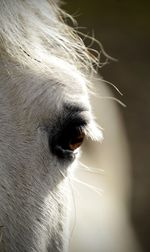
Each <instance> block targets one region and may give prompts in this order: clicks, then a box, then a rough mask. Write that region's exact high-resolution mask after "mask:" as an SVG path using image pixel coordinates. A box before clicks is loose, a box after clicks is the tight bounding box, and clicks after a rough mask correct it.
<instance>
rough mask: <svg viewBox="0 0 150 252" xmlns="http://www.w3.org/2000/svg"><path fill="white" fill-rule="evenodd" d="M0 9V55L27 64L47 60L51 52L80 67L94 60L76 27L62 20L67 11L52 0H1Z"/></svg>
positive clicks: (94, 61) (88, 65)
mask: <svg viewBox="0 0 150 252" xmlns="http://www.w3.org/2000/svg"><path fill="white" fill-rule="evenodd" d="M0 10H1V15H0V24H1V26H0V47H1V51H0V54H1V56H3V55H4V54H5V53H7V54H9V55H10V56H11V57H13V58H14V59H15V60H19V61H20V62H22V63H23V64H27V65H28V64H29V63H30V64H31V62H32V63H33V65H34V64H35V63H36V62H39V63H42V64H44V63H46V64H47V63H48V62H47V61H48V57H49V56H55V57H57V58H59V59H65V61H66V62H68V63H71V64H72V65H73V66H76V67H77V69H79V70H82V71H85V70H86V71H87V70H89V69H93V66H92V64H93V63H97V59H96V58H95V57H94V56H90V53H89V52H88V49H87V48H86V47H85V45H84V43H83V41H82V40H81V39H80V38H79V36H78V35H77V33H76V31H75V30H74V29H72V28H71V27H69V26H68V25H67V24H66V23H65V22H64V20H65V19H66V18H68V17H69V15H68V14H66V13H65V12H64V11H62V10H61V9H60V8H59V6H58V4H57V2H56V1H55V0H49V1H48V0H42V1H39V0H32V1H30V0H25V1H21V0H13V1H10V0H1V1H0ZM69 18H71V17H69Z"/></svg>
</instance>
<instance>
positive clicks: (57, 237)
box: [0, 0, 133, 252]
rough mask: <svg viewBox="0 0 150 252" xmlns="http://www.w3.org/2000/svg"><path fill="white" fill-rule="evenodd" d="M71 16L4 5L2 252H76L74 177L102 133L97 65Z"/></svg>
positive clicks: (0, 42)
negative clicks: (95, 99)
mask: <svg viewBox="0 0 150 252" xmlns="http://www.w3.org/2000/svg"><path fill="white" fill-rule="evenodd" d="M68 17H69V15H68V14H66V13H65V12H64V11H63V10H62V9H61V8H60V5H59V2H58V1H56V0H42V1H38V0H12V1H11V0H1V1H0V24H1V25H0V126H1V127H0V143H1V144H0V230H1V239H0V251H5V252H62V251H64V252H66V251H71V247H70V240H69V239H70V238H69V237H70V231H69V226H70V217H69V216H70V205H71V203H70V198H71V195H72V189H71V185H70V180H69V176H70V173H71V171H72V170H74V167H75V166H76V165H77V164H78V159H79V158H80V152H81V148H80V146H81V145H82V143H83V146H85V145H86V141H87V142H90V143H91V142H93V141H94V142H95V141H99V142H100V141H101V140H102V139H103V134H102V130H101V129H100V127H99V126H98V124H97V123H96V120H95V116H94V114H93V110H92V105H91V98H90V97H91V94H92V93H93V82H95V77H94V76H95V74H96V73H95V68H94V66H95V65H96V66H97V65H98V59H97V57H95V56H94V55H93V54H92V53H91V51H90V50H89V49H88V48H87V47H86V46H85V45H84V43H83V41H82V39H81V38H80V37H79V36H78V33H77V31H76V30H75V29H73V28H71V27H70V26H69V25H67V23H66V20H67V19H68ZM100 82H101V81H100ZM101 90H102V88H101ZM101 92H102V91H101ZM104 93H105V92H104ZM106 93H107V92H106ZM104 110H105V109H104ZM90 139H91V140H90ZM94 142H93V143H94ZM98 144H99V143H98ZM94 146H97V145H94ZM93 149H94V148H93ZM94 150H95V152H94V153H97V152H96V150H99V145H98V147H97V148H96V149H94ZM83 152H84V151H83ZM90 155H91V157H92V151H91V152H90V153H89V154H88V156H90ZM96 155H97V156H99V154H96ZM83 156H84V155H83ZM94 158H95V156H94ZM89 162H90V161H89ZM115 193H116V191H115ZM123 194H124V191H123V193H122V194H121V196H122V195H123ZM125 197H126V196H124V198H125ZM120 198H121V197H120ZM102 202H103V203H104V201H103V200H102ZM108 205H109V204H108ZM117 206H120V205H119V204H118V205H117ZM121 206H122V205H121ZM119 209H122V207H121V208H119ZM118 216H120V215H118ZM103 224H104V225H105V224H106V223H105V222H104V223H103ZM108 226H109V225H108ZM103 228H104V226H103ZM108 229H109V227H108ZM89 230H90V228H89ZM104 230H105V229H104ZM75 232H76V231H75ZM112 233H113V232H111V234H112ZM91 239H92V238H91ZM89 240H90V239H89ZM98 240H99V238H98V239H97V241H98ZM102 240H105V239H103V235H102ZM106 240H107V239H106ZM86 242H87V241H86ZM106 244H108V243H107V242H105V246H103V244H101V245H100V246H101V249H102V250H101V251H104V252H106V251H107V249H106ZM115 244H116V243H115ZM92 246H93V245H92ZM97 246H98V247H97V250H96V249H95V250H94V248H91V247H90V245H89V243H88V242H87V247H86V250H85V251H88V250H87V249H88V248H89V251H94V252H96V251H100V247H99V244H98V245H97ZM111 247H112V248H113V245H112V243H111ZM119 248H120V247H119ZM76 251H78V252H79V248H78V250H76ZM81 251H84V248H83V247H82V249H81ZM108 251H109V252H110V251H115V252H116V251H117V250H113V249H112V250H111V249H110V246H109V249H108ZM120 251H121V250H119V252H120ZM122 251H123V250H122ZM128 251H129V250H128ZM132 251H133V250H132Z"/></svg>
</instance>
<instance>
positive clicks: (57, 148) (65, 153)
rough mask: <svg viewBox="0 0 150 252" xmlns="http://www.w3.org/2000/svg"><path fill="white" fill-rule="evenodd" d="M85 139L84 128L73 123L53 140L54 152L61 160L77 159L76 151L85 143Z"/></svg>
mask: <svg viewBox="0 0 150 252" xmlns="http://www.w3.org/2000/svg"><path fill="white" fill-rule="evenodd" d="M84 137H85V133H84V131H83V126H81V125H80V126H79V125H77V124H76V123H75V122H72V123H71V124H69V125H68V126H66V127H64V128H63V129H62V131H61V132H59V133H58V134H57V135H56V136H55V137H54V138H53V141H52V152H53V153H54V154H55V155H57V156H58V157H59V158H69V159H72V158H74V157H75V153H76V152H75V151H76V150H77V149H78V148H79V147H80V146H81V144H82V143H83V141H84Z"/></svg>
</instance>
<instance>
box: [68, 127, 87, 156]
mask: <svg viewBox="0 0 150 252" xmlns="http://www.w3.org/2000/svg"><path fill="white" fill-rule="evenodd" d="M84 136H85V134H84V132H83V131H82V130H81V129H80V128H79V129H74V130H72V132H69V135H68V136H67V137H68V139H67V137H66V143H65V146H64V148H65V149H68V150H70V151H74V150H76V149H77V148H79V147H80V146H81V144H82V142H83V140H84Z"/></svg>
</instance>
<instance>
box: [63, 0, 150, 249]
mask: <svg viewBox="0 0 150 252" xmlns="http://www.w3.org/2000/svg"><path fill="white" fill-rule="evenodd" d="M63 8H64V9H65V10H67V12H69V13H70V14H71V15H73V16H74V17H75V18H76V19H77V20H78V23H79V27H81V29H80V30H81V31H82V32H83V33H86V34H88V35H92V34H93V31H94V36H95V38H96V39H98V40H99V41H100V42H101V43H102V45H103V47H104V49H105V51H106V52H107V53H108V54H109V55H111V56H112V57H114V58H116V59H118V62H110V64H108V65H105V66H104V67H103V68H102V69H100V74H101V75H102V76H103V78H104V79H105V80H107V81H110V82H112V83H113V84H114V85H116V86H117V87H118V88H119V89H120V91H121V92H122V93H123V97H120V96H119V94H117V93H116V92H115V91H114V90H113V89H112V88H111V91H112V92H114V94H115V97H117V98H119V99H121V101H123V102H124V103H125V104H126V105H127V107H126V108H123V107H121V106H118V107H119V110H120V113H121V117H122V121H123V124H124V127H125V131H126V135H127V139H128V151H129V152H130V156H131V168H130V179H131V195H130V219H131V223H132V225H133V227H134V230H135V233H136V237H137V239H138V242H139V243H140V245H141V248H142V251H143V252H149V251H150V239H149V234H150V153H149V151H150V133H149V130H150V98H149V96H150V82H149V81H150V48H149V47H150V1H148V0H147V1H146V0H126V1H124V0H106V1H104V0H103V1H102V0H93V1H87V0H70V1H69V0H68V1H66V4H65V5H63ZM85 42H86V41H85ZM93 46H94V45H93ZM95 46H96V45H95ZM96 49H97V46H96ZM114 252H115V251H114ZM127 252H128V251H127Z"/></svg>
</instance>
